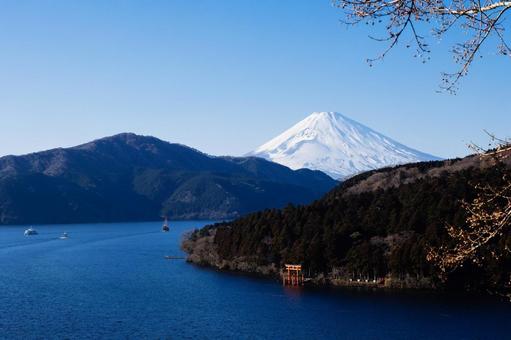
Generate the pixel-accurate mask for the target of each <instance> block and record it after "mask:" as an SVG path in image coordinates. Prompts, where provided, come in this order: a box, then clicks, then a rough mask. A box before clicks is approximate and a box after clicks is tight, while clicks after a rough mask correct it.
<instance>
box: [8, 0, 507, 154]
mask: <svg viewBox="0 0 511 340" xmlns="http://www.w3.org/2000/svg"><path fill="white" fill-rule="evenodd" d="M340 18H341V13H340V12H339V10H336V9H334V8H333V7H332V6H331V5H330V1H329V0H323V1H321V0H316V1H305V0H304V1H296V0H294V1H291V0H288V1H283V0H280V1H274V0H258V1H249V0H230V1H227V0H226V1H222V0H209V1H200V0H199V1H190V0H180V1H177V0H176V1H172V0H162V1H156V0H154V1H104V0H99V1H92V0H87V1H67V0H66V1H44V0H34V1H17V0H16V1H2V2H1V3H0V74H1V77H0V155H5V154H21V153H27V152H31V151H38V150H43V149H47V148H51V147H57V146H71V145H75V144H79V143H82V142H86V141H89V140H92V139H95V138H99V137H103V136H106V135H111V134H115V133H119V132H126V131H130V132H135V133H140V134H148V135H154V136H157V137H159V138H162V139H165V140H168V141H172V142H179V143H183V144H187V145H190V146H193V147H196V148H198V149H200V150H203V151H205V152H208V153H211V154H232V155H241V154H244V153H246V152H248V151H250V150H251V149H253V148H255V147H256V146H258V145H259V144H261V143H263V142H265V141H266V140H268V139H269V138H271V137H274V136H275V135H276V134H278V133H280V132H282V131H283V130H285V129H286V128H288V127H289V126H290V125H292V124H294V123H295V122H297V121H298V120H300V119H302V118H304V117H305V116H307V115H308V114H309V113H310V112H312V111H338V112H341V113H343V114H345V115H347V116H349V117H351V118H353V119H355V120H357V121H360V122H361V123H364V124H366V125H368V126H370V127H372V128H374V129H376V130H378V131H380V132H382V133H384V134H387V135H388V136H390V137H393V138H394V139H397V140H398V141H400V142H402V143H404V144H407V145H409V146H411V147H415V148H417V149H420V150H421V151H425V152H429V153H432V154H436V155H439V156H442V157H452V156H457V155H463V154H466V153H467V149H466V147H465V143H466V142H469V141H471V140H474V141H478V142H484V141H485V140H486V139H485V137H484V134H483V132H482V129H487V130H490V131H492V132H494V133H496V134H498V135H500V136H503V137H511V128H510V127H511V101H510V100H509V99H508V96H509V95H510V94H511V80H510V79H511V64H510V61H509V60H508V59H505V58H504V57H498V56H496V55H495V53H494V50H493V49H487V50H485V58H484V59H483V61H482V62H480V61H478V62H477V63H476V64H475V65H474V67H473V68H472V70H471V74H470V75H469V77H467V78H466V79H465V80H463V82H462V84H461V85H462V88H461V90H460V92H459V94H458V95H457V96H451V95H447V94H438V93H436V90H437V89H438V84H439V82H440V72H441V71H448V70H453V68H454V67H455V65H454V64H453V63H452V62H451V61H452V57H451V55H450V54H448V53H447V50H448V48H449V45H448V44H447V42H448V41H449V39H447V40H446V41H444V42H441V43H437V42H434V41H431V42H432V45H433V47H434V51H433V54H432V61H431V62H430V63H427V64H422V63H420V62H419V61H418V60H416V59H414V58H413V57H411V52H410V51H406V50H404V49H397V50H395V51H393V53H391V54H390V55H389V56H388V57H387V59H386V60H385V61H384V62H383V63H379V64H377V65H375V66H374V67H372V68H370V67H368V65H367V64H366V62H365V59H366V58H367V57H372V56H374V55H376V54H377V53H378V51H381V50H382V49H383V48H384V46H383V45H380V44H379V43H377V42H375V41H372V40H369V39H368V38H367V34H368V33H369V31H368V30H367V28H366V27H361V28H355V29H353V28H350V29H346V27H344V26H343V25H341V24H340V23H339V19H340ZM451 38H456V36H451Z"/></svg>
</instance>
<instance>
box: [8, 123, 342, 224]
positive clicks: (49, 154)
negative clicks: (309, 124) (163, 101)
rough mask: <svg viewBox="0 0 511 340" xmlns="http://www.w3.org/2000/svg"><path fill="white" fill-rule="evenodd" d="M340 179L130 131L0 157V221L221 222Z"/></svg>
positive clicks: (304, 198) (313, 193) (319, 190)
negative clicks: (162, 219)
mask: <svg viewBox="0 0 511 340" xmlns="http://www.w3.org/2000/svg"><path fill="white" fill-rule="evenodd" d="M336 184H337V182H335V181H334V180H332V179H331V178H330V177H328V176H327V175H325V174H323V173H321V172H319V171H311V170H299V171H293V170H291V169H289V168H286V167H284V166H282V165H279V164H275V163H272V162H269V161H266V160H263V159H258V158H252V157H241V158H235V157H214V156H210V155H207V154H204V153H202V152H200V151H197V150H195V149H192V148H190V147H187V146H184V145H180V144H172V143H168V142H165V141H162V140H159V139H157V138H154V137H148V136H139V135H135V134H130V133H124V134H119V135H115V136H111V137H106V138H102V139H99V140H95V141H93V142H90V143H86V144H83V145H79V146H76V147H72V148H60V149H53V150H48V151H43V152H37V153H32V154H28V155H23V156H5V157H1V158H0V224H21V223H78V222H114V221H140V220H156V219H159V218H160V216H162V215H168V216H169V217H170V218H181V219H192V218H197V219H198V218H205V219H224V218H233V217H237V216H240V215H241V214H244V213H247V212H251V211H256V210H259V209H264V208H269V207H282V206H284V205H286V204H288V203H289V202H294V203H307V202H311V201H312V200H314V199H316V198H319V197H320V196H321V195H322V194H324V193H325V192H327V191H329V190H330V189H331V188H332V187H334V186H335V185H336Z"/></svg>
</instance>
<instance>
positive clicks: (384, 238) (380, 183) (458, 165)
mask: <svg viewBox="0 0 511 340" xmlns="http://www.w3.org/2000/svg"><path fill="white" fill-rule="evenodd" d="M489 165H490V163H488V162H487V161H485V160H481V159H480V158H479V157H478V156H469V157H466V158H463V159H455V160H447V161H433V162H423V163H415V164H408V165H403V166H398V167H394V168H387V169H380V170H375V171H370V172H367V173H363V174H360V175H358V176H355V177H353V178H351V179H349V180H347V181H346V182H344V183H342V184H341V185H339V186H338V187H336V188H334V189H333V190H332V191H331V192H329V193H328V194H326V195H325V196H324V197H323V198H322V199H320V200H317V201H315V202H313V203H312V204H310V205H306V206H292V205H290V206H287V207H286V208H284V209H280V210H279V209H272V210H265V211H261V212H257V213H253V214H250V215H248V216H245V217H243V218H240V219H237V220H235V221H232V222H228V223H219V224H215V225H212V226H208V227H206V228H204V229H202V230H197V231H195V232H194V233H192V234H191V235H190V236H189V238H188V239H187V240H185V241H184V243H183V248H184V249H185V250H186V251H187V252H188V253H189V257H188V259H189V261H191V262H194V263H199V264H204V265H210V266H215V267H218V268H222V269H229V270H241V271H247V272H256V273H262V274H265V275H276V274H278V272H279V270H280V268H282V266H283V264H284V263H300V264H302V265H303V266H304V268H305V270H306V273H307V275H310V276H311V277H312V278H313V279H314V280H315V281H316V282H323V283H330V284H339V285H348V284H350V283H351V282H358V281H359V280H360V281H361V282H366V280H367V281H368V282H373V280H375V281H379V280H381V279H382V278H387V279H386V280H385V282H386V283H389V284H388V286H393V287H396V286H398V287H428V288H432V287H438V286H440V285H447V286H454V287H458V288H459V287H462V288H474V289H476V288H481V287H484V288H486V287H489V286H502V285H506V284H507V280H508V279H509V278H507V277H506V276H505V275H504V273H509V271H510V269H511V258H510V257H509V256H508V257H500V258H498V259H496V258H495V259H492V256H491V254H487V256H486V262H485V265H484V266H477V265H467V266H465V267H464V269H463V270H460V271H457V272H456V273H453V274H452V275H450V276H449V280H448V281H447V282H440V281H439V280H437V274H438V272H437V271H438V270H437V269H436V268H435V266H433V264H432V263H430V262H428V261H427V260H426V254H427V253H428V249H429V247H435V246H439V245H446V244H449V242H451V241H450V239H449V238H448V237H447V233H446V228H445V226H446V223H449V224H454V225H463V224H464V223H465V219H466V211H465V210H464V209H463V208H462V206H461V200H467V201H470V200H472V199H473V198H474V197H475V194H476V193H475V188H474V185H475V184H477V183H493V184H498V183H499V181H502V173H503V172H504V173H510V164H503V165H501V166H499V167H491V166H489ZM496 246H498V247H500V248H502V249H504V248H506V247H508V248H511V235H508V234H506V235H504V236H503V238H501V239H499V241H498V244H497V245H496ZM503 253H504V252H503Z"/></svg>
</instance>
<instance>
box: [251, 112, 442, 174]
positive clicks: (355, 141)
mask: <svg viewBox="0 0 511 340" xmlns="http://www.w3.org/2000/svg"><path fill="white" fill-rule="evenodd" d="M248 155H249V156H258V157H262V158H265V159H268V160H271V161H274V162H277V163H280V164H283V165H285V166H288V167H290V168H291V169H300V168H308V169H313V170H321V171H323V172H325V173H327V174H328V175H330V176H331V177H333V178H335V179H346V178H347V177H350V176H353V175H355V174H358V173H361V172H364V171H368V170H373V169H378V168H383V167H387V166H393V165H398V164H405V163H414V162H420V161H430V160H439V159H440V158H438V157H435V156H432V155H429V154H426V153H423V152H420V151H417V150H414V149H412V148H409V147H407V146H405V145H403V144H401V143H398V142H396V141H395V140H393V139H391V138H389V137H386V136H384V135H382V134H381V133H378V132H376V131H374V130H372V129H370V128H368V127H367V126H364V125H362V124H360V123H358V122H356V121H354V120H352V119H349V118H347V117H345V116H343V115H342V114H340V113H337V112H314V113H312V114H311V115H310V116H308V117H307V118H305V119H304V120H302V121H300V122H299V123H297V124H296V125H294V126H293V127H291V128H290V129H288V130H286V131H284V132H283V133H282V134H280V135H279V136H277V137H275V138H273V139H272V140H270V141H269V142H267V143H265V144H263V145H261V146H260V147H259V148H257V149H256V150H254V151H253V152H250V153H249V154H248Z"/></svg>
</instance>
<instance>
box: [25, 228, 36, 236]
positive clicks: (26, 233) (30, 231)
mask: <svg viewBox="0 0 511 340" xmlns="http://www.w3.org/2000/svg"><path fill="white" fill-rule="evenodd" d="M24 235H25V236H30V235H37V230H35V229H34V228H32V227H30V228H28V229H26V230H25V233H24Z"/></svg>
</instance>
